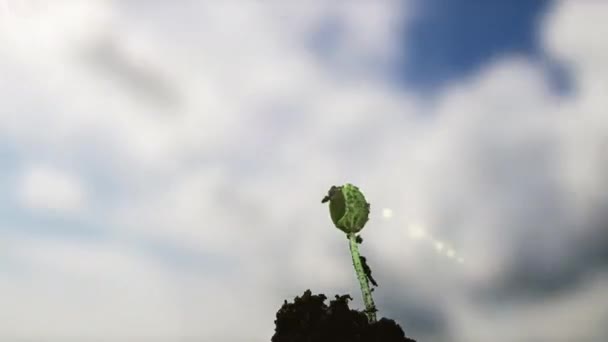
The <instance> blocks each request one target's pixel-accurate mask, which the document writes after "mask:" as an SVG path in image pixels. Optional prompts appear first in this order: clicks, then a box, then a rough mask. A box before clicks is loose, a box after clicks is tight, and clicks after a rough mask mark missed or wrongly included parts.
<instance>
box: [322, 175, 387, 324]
mask: <svg viewBox="0 0 608 342" xmlns="http://www.w3.org/2000/svg"><path fill="white" fill-rule="evenodd" d="M328 201H329V214H330V216H331V219H332V221H333V223H334V225H335V226H336V228H338V229H340V230H341V231H343V232H344V233H345V234H346V237H347V238H348V241H349V246H350V254H351V256H352V259H353V266H354V267H355V273H356V274H357V279H358V280H359V285H360V286H361V292H362V294H363V302H364V303H365V313H366V315H367V317H368V320H369V321H370V323H373V322H375V321H376V311H378V310H377V309H376V306H375V305H374V299H373V298H372V293H371V290H370V287H369V281H370V280H373V278H372V277H371V270H370V268H369V266H368V265H367V263H366V261H365V257H363V256H361V255H360V254H359V247H358V243H360V242H362V239H361V237H360V236H358V235H356V234H357V233H358V232H360V231H361V230H362V229H363V227H364V226H365V224H366V223H367V221H368V220H369V208H370V206H369V203H367V201H366V200H365V196H363V193H361V191H360V190H359V188H357V187H356V186H354V185H352V184H348V183H347V184H345V185H343V186H332V187H331V188H330V189H329V191H328V192H327V196H325V198H323V200H322V201H321V203H325V202H328ZM373 283H375V281H373Z"/></svg>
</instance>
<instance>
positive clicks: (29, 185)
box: [17, 165, 86, 214]
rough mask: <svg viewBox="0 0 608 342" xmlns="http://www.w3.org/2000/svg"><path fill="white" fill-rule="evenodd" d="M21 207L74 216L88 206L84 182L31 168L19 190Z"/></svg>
mask: <svg viewBox="0 0 608 342" xmlns="http://www.w3.org/2000/svg"><path fill="white" fill-rule="evenodd" d="M17 191H18V194H17V197H18V198H19V200H20V201H21V203H22V205H23V206H24V207H25V208H27V209H30V210H34V211H43V212H44V211H50V212H56V213H59V214H62V213H63V214H65V213H68V214H73V213H74V212H77V211H79V210H81V209H82V208H83V206H85V205H86V192H85V188H84V185H83V184H82V181H81V180H80V179H79V178H78V177H77V176H75V175H73V174H70V173H68V172H66V171H64V170H61V169H57V168H54V167H51V166H47V165H31V166H28V167H27V169H26V170H25V171H24V172H23V174H22V176H21V179H20V181H19V185H18V188H17Z"/></svg>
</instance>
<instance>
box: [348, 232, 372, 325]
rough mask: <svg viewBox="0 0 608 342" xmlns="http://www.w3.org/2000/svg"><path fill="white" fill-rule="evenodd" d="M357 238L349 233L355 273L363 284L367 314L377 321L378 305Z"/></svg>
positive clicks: (362, 291) (370, 319)
mask: <svg viewBox="0 0 608 342" xmlns="http://www.w3.org/2000/svg"><path fill="white" fill-rule="evenodd" d="M356 238H357V237H356V235H355V234H354V233H349V234H348V242H349V245H350V254H351V256H352V257H353V266H354V267H355V273H357V279H359V285H360V286H361V293H362V294H363V303H364V304H365V314H366V315H367V319H368V320H369V322H370V323H374V322H376V305H374V299H373V298H372V292H371V291H370V288H369V282H368V280H367V276H366V275H365V271H363V265H362V264H361V258H360V255H359V245H358V244H357V240H356Z"/></svg>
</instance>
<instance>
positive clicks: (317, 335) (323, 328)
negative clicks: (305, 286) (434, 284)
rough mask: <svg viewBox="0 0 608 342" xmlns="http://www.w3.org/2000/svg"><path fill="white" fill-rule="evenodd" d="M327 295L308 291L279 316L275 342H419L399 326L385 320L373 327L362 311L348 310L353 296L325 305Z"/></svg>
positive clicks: (339, 298)
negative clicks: (408, 335) (407, 335)
mask: <svg viewBox="0 0 608 342" xmlns="http://www.w3.org/2000/svg"><path fill="white" fill-rule="evenodd" d="M326 299H327V297H326V296H325V295H324V294H322V293H321V294H318V295H314V296H313V295H312V294H311V292H310V290H306V291H305V292H304V295H303V296H302V297H296V298H295V299H294V303H287V300H285V303H284V304H283V306H282V307H281V308H280V309H279V311H278V312H277V319H276V320H275V321H274V322H275V324H276V327H275V333H274V336H272V340H271V341H272V342H416V341H415V340H412V339H410V338H407V337H405V334H404V333H403V330H401V327H400V326H399V324H397V323H396V322H395V321H393V320H392V319H387V318H382V319H380V320H379V321H378V322H376V323H373V324H370V323H369V322H368V320H367V317H366V316H365V314H364V313H363V312H361V311H357V310H351V309H350V308H349V307H348V300H349V299H350V300H352V298H351V297H350V295H344V296H338V295H336V299H335V300H331V301H330V303H329V306H327V305H325V300H326Z"/></svg>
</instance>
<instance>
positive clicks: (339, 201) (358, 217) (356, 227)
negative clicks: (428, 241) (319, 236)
mask: <svg viewBox="0 0 608 342" xmlns="http://www.w3.org/2000/svg"><path fill="white" fill-rule="evenodd" d="M327 201H329V214H330V216H331V220H332V221H333V222H334V225H335V226H336V227H337V228H338V229H340V230H341V231H343V232H344V233H346V234H349V233H358V232H359V231H361V229H363V227H364V226H365V224H366V223H367V221H368V220H369V203H367V201H366V200H365V196H363V193H361V191H360V190H359V188H357V187H356V186H354V185H352V184H350V183H346V184H345V185H343V186H335V185H334V186H332V187H331V188H330V189H329V191H328V192H327V196H325V198H323V200H322V201H321V203H325V202H327Z"/></svg>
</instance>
